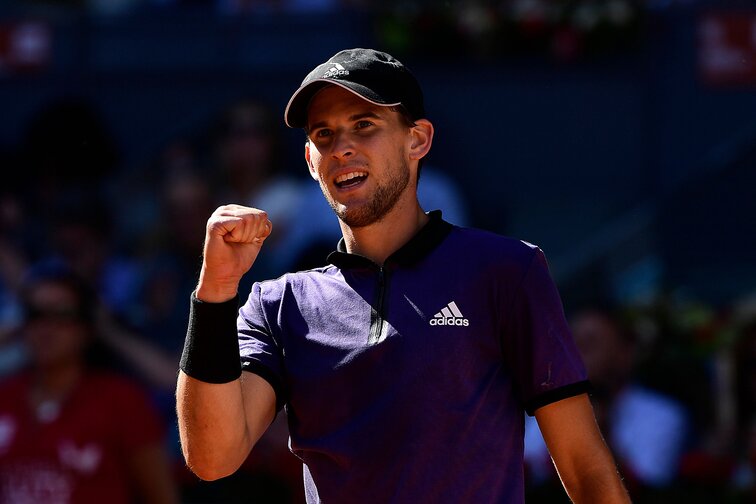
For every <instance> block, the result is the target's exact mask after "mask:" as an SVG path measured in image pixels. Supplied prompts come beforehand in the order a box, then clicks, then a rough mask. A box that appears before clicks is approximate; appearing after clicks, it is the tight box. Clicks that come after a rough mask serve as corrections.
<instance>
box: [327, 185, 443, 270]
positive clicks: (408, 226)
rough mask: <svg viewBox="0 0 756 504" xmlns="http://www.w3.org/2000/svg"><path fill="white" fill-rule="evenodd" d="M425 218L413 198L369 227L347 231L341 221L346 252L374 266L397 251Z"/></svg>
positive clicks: (426, 217) (422, 223)
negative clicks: (370, 262)
mask: <svg viewBox="0 0 756 504" xmlns="http://www.w3.org/2000/svg"><path fill="white" fill-rule="evenodd" d="M428 220H429V217H428V215H427V214H426V213H425V212H423V209H422V208H420V204H419V203H418V202H417V200H416V199H414V200H412V201H411V202H407V203H404V204H403V202H402V201H399V202H397V205H396V206H395V207H394V208H392V209H391V211H389V213H388V214H386V215H385V216H384V217H383V218H382V219H381V220H380V221H378V222H375V223H373V224H371V225H369V226H365V227H360V228H350V227H349V226H347V225H346V224H344V223H343V222H339V223H340V224H341V232H342V234H343V235H344V244H345V245H346V249H347V252H349V253H351V254H360V255H362V256H365V257H367V258H368V259H370V260H371V261H373V262H374V263H376V264H378V265H383V263H384V262H385V261H386V259H387V258H388V257H389V256H390V255H391V254H393V253H394V252H396V251H397V250H399V249H400V248H401V247H402V246H403V245H404V244H405V243H407V242H408V241H409V240H410V239H412V237H413V236H415V235H416V234H417V232H418V231H420V229H422V227H423V226H424V225H425V224H426V223H427V222H428Z"/></svg>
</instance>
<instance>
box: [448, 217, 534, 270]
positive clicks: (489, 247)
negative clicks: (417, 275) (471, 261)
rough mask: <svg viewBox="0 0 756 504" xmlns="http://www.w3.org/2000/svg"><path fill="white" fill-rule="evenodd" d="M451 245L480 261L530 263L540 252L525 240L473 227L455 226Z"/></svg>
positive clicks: (450, 235)
mask: <svg viewBox="0 0 756 504" xmlns="http://www.w3.org/2000/svg"><path fill="white" fill-rule="evenodd" d="M449 238H450V240H449V245H451V246H452V247H453V248H454V249H456V250H464V251H466V252H467V253H468V254H474V255H475V256H477V257H479V258H480V259H486V258H488V259H490V260H493V261H516V262H524V263H529V262H530V261H531V260H532V259H533V257H534V256H535V254H537V253H538V252H539V251H540V248H539V247H538V246H537V245H534V244H532V243H530V242H527V241H525V240H521V239H518V238H514V237H511V236H505V235H502V234H498V233H494V232H492V231H487V230H485V229H479V228H472V227H459V226H454V228H453V230H452V232H451V233H450V234H449Z"/></svg>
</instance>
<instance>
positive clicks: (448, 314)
mask: <svg viewBox="0 0 756 504" xmlns="http://www.w3.org/2000/svg"><path fill="white" fill-rule="evenodd" d="M430 325H432V326H439V325H442V326H443V325H445V326H464V327H467V326H469V325H470V321H469V320H467V319H466V318H465V317H464V315H462V312H461V311H459V307H458V306H457V303H455V302H454V301H452V302H451V303H449V304H448V305H446V306H445V307H444V308H441V311H440V312H438V313H436V314H435V315H434V316H433V318H432V319H430Z"/></svg>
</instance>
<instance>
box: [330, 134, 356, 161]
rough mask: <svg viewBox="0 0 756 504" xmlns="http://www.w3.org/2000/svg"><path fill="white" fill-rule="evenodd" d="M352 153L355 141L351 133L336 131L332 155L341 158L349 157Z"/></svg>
mask: <svg viewBox="0 0 756 504" xmlns="http://www.w3.org/2000/svg"><path fill="white" fill-rule="evenodd" d="M352 154H354V143H353V141H352V138H351V135H348V134H346V133H342V132H337V133H334V138H333V149H332V150H331V155H332V156H333V157H334V158H337V159H340V158H345V157H349V156H351V155H352Z"/></svg>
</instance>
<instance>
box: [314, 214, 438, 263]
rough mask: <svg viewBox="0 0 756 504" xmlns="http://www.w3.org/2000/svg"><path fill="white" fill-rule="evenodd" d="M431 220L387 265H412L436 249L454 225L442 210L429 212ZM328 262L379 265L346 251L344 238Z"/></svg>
mask: <svg viewBox="0 0 756 504" xmlns="http://www.w3.org/2000/svg"><path fill="white" fill-rule="evenodd" d="M428 217H430V220H429V221H428V222H427V223H426V224H425V225H424V226H423V227H422V229H420V231H418V232H417V234H415V236H413V237H412V238H410V240H409V241H408V242H407V243H405V244H404V245H402V246H401V247H400V248H399V249H398V250H397V251H396V252H394V253H393V254H391V255H390V256H389V257H388V258H387V259H386V263H385V266H387V267H388V266H394V265H396V266H411V265H413V264H415V263H417V262H418V261H420V260H421V259H423V258H424V257H425V256H427V255H428V254H429V253H430V252H431V251H432V250H433V249H435V248H436V247H437V246H438V245H439V244H440V243H441V242H442V241H443V240H444V238H446V235H448V234H449V232H450V231H451V230H452V227H453V226H452V225H451V224H449V223H448V222H446V221H445V220H443V219H442V218H441V210H433V211H432V212H429V213H428ZM328 262H329V263H331V264H333V265H334V266H337V267H339V268H342V269H344V268H364V267H372V268H375V267H377V265H376V264H375V263H374V262H373V261H371V260H370V259H368V258H367V257H365V256H361V255H359V254H350V253H348V252H347V251H346V244H345V243H344V238H342V239H341V240H339V244H338V245H337V246H336V250H335V251H333V252H331V253H330V254H329V255H328Z"/></svg>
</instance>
